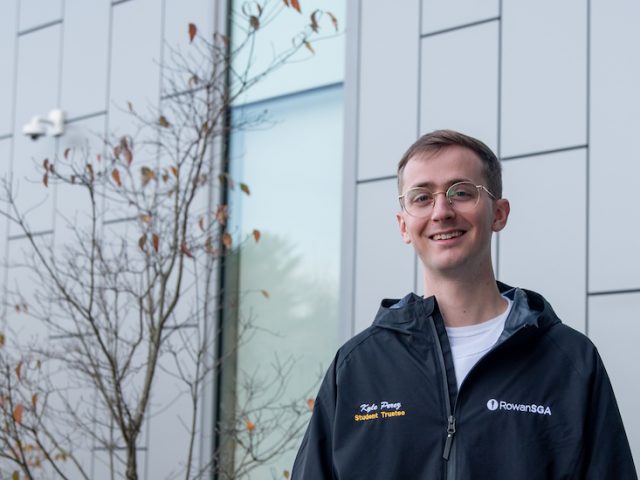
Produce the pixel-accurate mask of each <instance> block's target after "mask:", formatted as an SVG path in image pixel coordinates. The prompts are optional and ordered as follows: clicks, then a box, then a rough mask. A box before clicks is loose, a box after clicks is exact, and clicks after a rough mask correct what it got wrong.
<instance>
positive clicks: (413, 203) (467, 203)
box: [398, 182, 496, 217]
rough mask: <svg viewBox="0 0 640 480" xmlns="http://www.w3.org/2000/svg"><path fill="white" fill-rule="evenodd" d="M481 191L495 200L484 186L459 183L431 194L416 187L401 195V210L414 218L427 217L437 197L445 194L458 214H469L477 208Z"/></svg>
mask: <svg viewBox="0 0 640 480" xmlns="http://www.w3.org/2000/svg"><path fill="white" fill-rule="evenodd" d="M480 190H484V191H485V192H487V194H488V195H489V196H490V197H491V198H493V199H495V198H496V197H495V195H494V194H493V193H491V192H490V191H489V190H487V187H485V186H484V185H474V184H473V183H471V182H458V183H454V184H453V185H451V186H450V187H449V188H447V190H446V191H443V192H431V191H430V190H429V189H427V188H424V187H414V188H410V189H409V190H407V191H406V192H405V193H404V195H400V196H399V197H398V199H399V200H400V208H403V209H404V210H405V211H406V212H407V213H408V214H409V215H411V216H412V217H426V216H427V215H429V214H430V213H431V211H432V210H433V205H434V204H435V202H436V195H438V194H440V193H442V194H444V196H445V198H446V199H447V202H449V205H451V207H452V208H453V209H455V210H456V211H458V212H468V211H471V210H473V209H474V208H475V206H476V205H477V204H478V201H479V199H480Z"/></svg>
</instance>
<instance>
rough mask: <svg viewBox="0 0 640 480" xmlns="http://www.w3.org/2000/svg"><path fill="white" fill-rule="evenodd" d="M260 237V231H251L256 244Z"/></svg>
mask: <svg viewBox="0 0 640 480" xmlns="http://www.w3.org/2000/svg"><path fill="white" fill-rule="evenodd" d="M261 236H262V234H261V233H260V230H258V229H255V228H254V229H253V239H254V240H255V241H256V243H258V242H259V241H260V237H261Z"/></svg>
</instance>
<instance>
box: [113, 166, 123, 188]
mask: <svg viewBox="0 0 640 480" xmlns="http://www.w3.org/2000/svg"><path fill="white" fill-rule="evenodd" d="M111 178H113V181H114V182H116V185H117V186H119V187H121V186H122V181H120V172H119V171H118V169H117V168H114V169H113V171H112V172H111Z"/></svg>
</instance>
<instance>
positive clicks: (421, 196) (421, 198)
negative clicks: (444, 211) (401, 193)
mask: <svg viewBox="0 0 640 480" xmlns="http://www.w3.org/2000/svg"><path fill="white" fill-rule="evenodd" d="M432 198H433V197H432V196H431V195H429V194H428V193H417V194H416V195H414V196H412V197H411V203H413V204H416V205H424V204H426V203H429V202H430V201H431V199H432Z"/></svg>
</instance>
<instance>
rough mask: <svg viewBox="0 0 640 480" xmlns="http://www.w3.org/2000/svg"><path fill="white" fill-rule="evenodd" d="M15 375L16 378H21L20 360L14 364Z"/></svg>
mask: <svg viewBox="0 0 640 480" xmlns="http://www.w3.org/2000/svg"><path fill="white" fill-rule="evenodd" d="M15 371H16V377H18V380H20V379H21V378H22V362H18V365H16V370H15Z"/></svg>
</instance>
